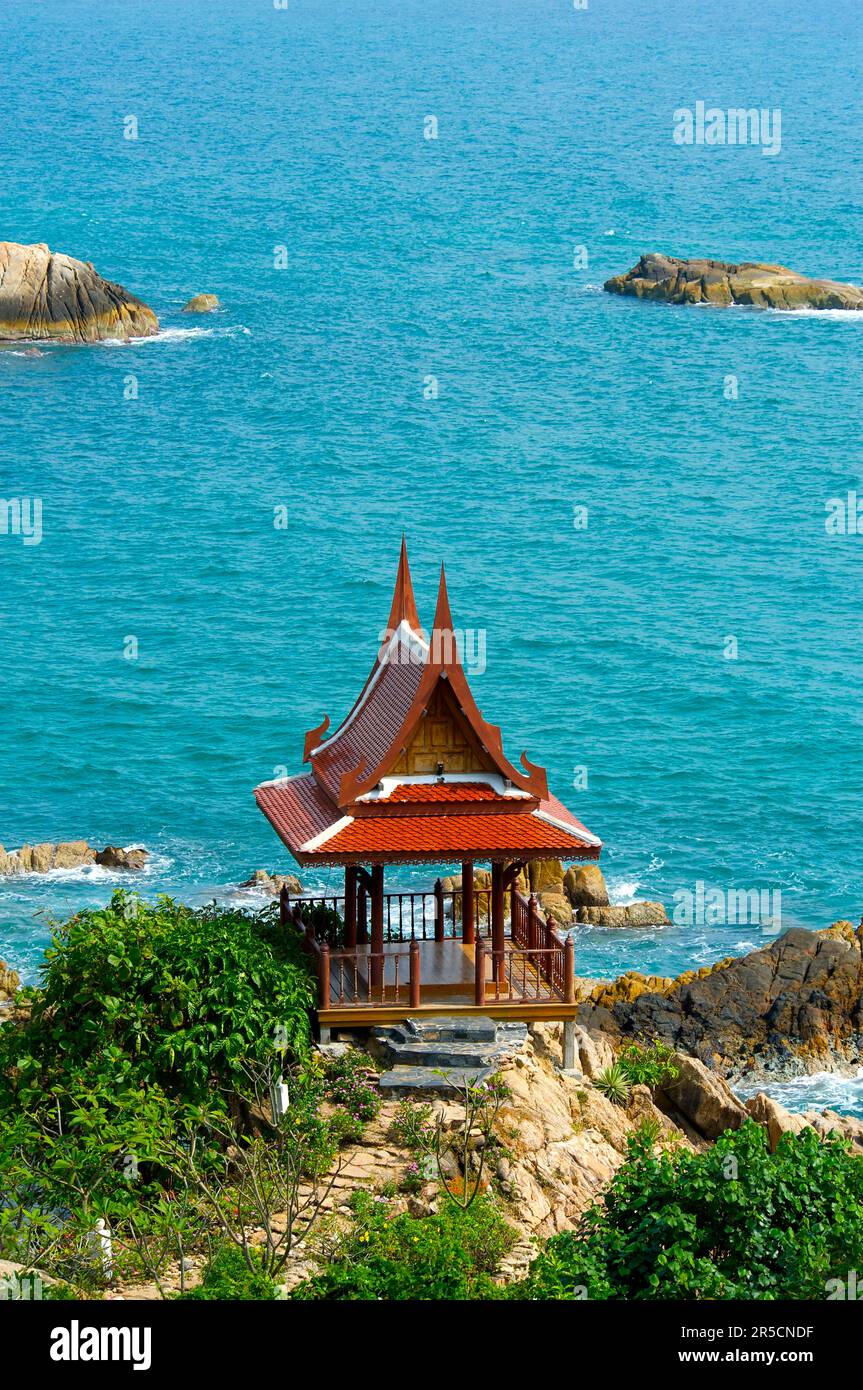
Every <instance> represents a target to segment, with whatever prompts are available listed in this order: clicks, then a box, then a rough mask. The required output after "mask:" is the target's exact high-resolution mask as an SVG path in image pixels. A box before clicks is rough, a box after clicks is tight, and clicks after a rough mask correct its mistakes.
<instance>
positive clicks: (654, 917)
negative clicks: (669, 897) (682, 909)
mask: <svg viewBox="0 0 863 1390" xmlns="http://www.w3.org/2000/svg"><path fill="white" fill-rule="evenodd" d="M575 920H576V921H577V922H583V923H585V924H586V925H589V926H592V927H667V926H669V925H670V923H669V920H668V913H667V912H666V911H665V908H664V906H663V904H662V903H628V904H627V905H626V907H577V908H576V910H575Z"/></svg>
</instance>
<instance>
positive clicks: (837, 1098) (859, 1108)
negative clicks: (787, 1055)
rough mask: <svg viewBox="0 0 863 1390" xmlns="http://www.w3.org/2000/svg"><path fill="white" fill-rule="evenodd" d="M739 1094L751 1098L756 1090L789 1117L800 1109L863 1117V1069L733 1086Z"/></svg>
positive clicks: (822, 1072) (819, 1072)
mask: <svg viewBox="0 0 863 1390" xmlns="http://www.w3.org/2000/svg"><path fill="white" fill-rule="evenodd" d="M734 1089H735V1091H736V1092H737V1094H738V1095H741V1096H744V1097H747V1096H754V1095H756V1094H757V1092H758V1091H763V1092H764V1093H765V1095H768V1096H770V1097H771V1098H772V1099H773V1100H776V1101H778V1102H779V1104H780V1105H784V1106H785V1109H786V1110H790V1111H791V1112H792V1114H800V1113H801V1112H802V1111H803V1110H838V1111H839V1113H840V1114H841V1115H858V1116H863V1067H858V1068H857V1070H856V1071H855V1072H853V1073H852V1074H851V1075H850V1076H843V1075H842V1074H841V1073H839V1072H830V1071H818V1072H813V1073H812V1075H811V1076H795V1077H794V1078H793V1079H792V1080H790V1081H775V1082H771V1083H769V1084H768V1085H760V1086H735V1087H734Z"/></svg>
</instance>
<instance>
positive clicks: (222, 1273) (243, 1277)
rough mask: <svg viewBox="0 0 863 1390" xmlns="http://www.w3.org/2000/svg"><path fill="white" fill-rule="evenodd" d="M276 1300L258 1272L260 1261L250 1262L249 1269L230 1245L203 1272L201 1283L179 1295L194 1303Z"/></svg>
mask: <svg viewBox="0 0 863 1390" xmlns="http://www.w3.org/2000/svg"><path fill="white" fill-rule="evenodd" d="M278 1296H279V1294H278V1289H277V1288H276V1285H275V1284H274V1283H273V1281H272V1279H270V1278H269V1276H268V1275H267V1274H265V1273H264V1272H263V1270H262V1269H261V1268H260V1261H257V1260H255V1261H253V1267H252V1268H251V1269H250V1268H249V1265H248V1263H247V1261H246V1260H245V1259H244V1258H243V1253H242V1251H241V1250H237V1249H236V1247H235V1246H232V1245H225V1246H223V1247H222V1249H221V1250H219V1251H218V1253H217V1254H216V1255H215V1256H214V1257H213V1259H212V1260H211V1261H210V1263H209V1264H208V1265H207V1268H206V1269H205V1270H204V1277H203V1279H202V1280H201V1283H200V1284H198V1286H197V1287H196V1288H194V1289H190V1290H189V1292H188V1293H185V1294H182V1295H181V1297H182V1298H184V1299H186V1298H188V1299H195V1300H197V1301H202V1300H203V1301H211V1300H219V1301H237V1300H240V1299H243V1300H251V1299H255V1300H259V1301H272V1300H273V1299H275V1298H278Z"/></svg>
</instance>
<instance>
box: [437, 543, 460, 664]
mask: <svg viewBox="0 0 863 1390" xmlns="http://www.w3.org/2000/svg"><path fill="white" fill-rule="evenodd" d="M431 659H432V662H433V663H434V664H435V665H437V666H449V665H451V664H452V663H453V662H455V663H456V664H458V651H457V649H456V641H455V634H454V631H453V625H452V613H451V612H450V606H449V594H448V593H447V587H446V570H445V569H444V567H443V565H441V567H440V583H439V584H438V591H437V603H436V605H435V612H434V622H433V624H432V639H431Z"/></svg>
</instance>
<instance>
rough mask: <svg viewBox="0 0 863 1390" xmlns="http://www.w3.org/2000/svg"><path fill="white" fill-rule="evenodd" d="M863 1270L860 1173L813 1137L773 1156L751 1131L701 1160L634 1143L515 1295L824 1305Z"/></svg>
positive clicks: (783, 1146)
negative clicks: (842, 1281)
mask: <svg viewBox="0 0 863 1390" xmlns="http://www.w3.org/2000/svg"><path fill="white" fill-rule="evenodd" d="M861 1267H863V1162H861V1160H860V1159H859V1158H857V1157H855V1156H853V1155H852V1154H851V1153H850V1152H849V1150H848V1148H847V1146H846V1145H845V1144H844V1143H843V1142H841V1141H839V1140H829V1141H826V1142H822V1141H821V1140H820V1139H819V1137H818V1135H817V1134H816V1133H815V1132H814V1130H811V1129H807V1130H804V1131H803V1133H802V1134H800V1135H790V1134H789V1135H785V1136H784V1137H783V1139H782V1141H781V1142H780V1144H779V1146H778V1148H777V1150H776V1152H775V1153H773V1154H771V1153H770V1152H769V1148H768V1144H767V1138H766V1135H765V1132H764V1130H763V1129H762V1128H761V1127H760V1126H759V1125H756V1124H755V1123H754V1122H753V1121H747V1123H746V1124H745V1125H744V1126H743V1127H742V1128H741V1129H739V1130H736V1131H730V1130H729V1131H726V1133H725V1134H723V1135H721V1136H720V1138H719V1139H718V1140H717V1142H716V1144H715V1145H714V1146H713V1148H711V1149H709V1150H708V1151H707V1152H706V1153H698V1154H696V1153H692V1152H690V1151H687V1150H677V1151H675V1152H673V1153H667V1152H665V1153H659V1154H654V1153H653V1152H652V1149H651V1147H650V1144H649V1142H648V1140H647V1138H646V1137H644V1136H642V1137H634V1138H633V1139H632V1140H631V1142H630V1153H629V1157H628V1159H627V1162H626V1163H625V1164H624V1165H623V1167H622V1168H621V1169H620V1170H619V1171H618V1173H617V1174H616V1176H615V1178H614V1180H613V1181H612V1184H611V1187H610V1189H609V1191H608V1193H607V1195H606V1199H605V1202H604V1205H603V1206H595V1207H593V1208H592V1209H591V1210H590V1211H589V1212H588V1213H587V1214H586V1216H585V1218H584V1220H583V1222H582V1226H581V1228H580V1230H579V1231H578V1232H566V1233H564V1234H562V1235H559V1236H554V1237H553V1238H552V1239H551V1240H550V1241H549V1242H548V1245H547V1246H546V1249H545V1250H544V1252H543V1253H542V1254H541V1255H540V1256H539V1258H538V1259H537V1260H536V1262H535V1263H534V1265H533V1267H532V1269H531V1272H530V1275H529V1277H528V1279H527V1281H526V1282H525V1283H524V1284H522V1285H519V1286H517V1288H516V1289H515V1290H514V1291H513V1294H512V1296H514V1297H517V1298H532V1299H577V1298H585V1297H587V1298H591V1299H627V1300H629V1299H731V1298H742V1299H781V1298H790V1299H823V1298H824V1297H825V1286H826V1283H827V1280H828V1279H831V1278H846V1277H847V1275H848V1271H849V1270H851V1269H855V1268H857V1269H859V1268H861Z"/></svg>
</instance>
